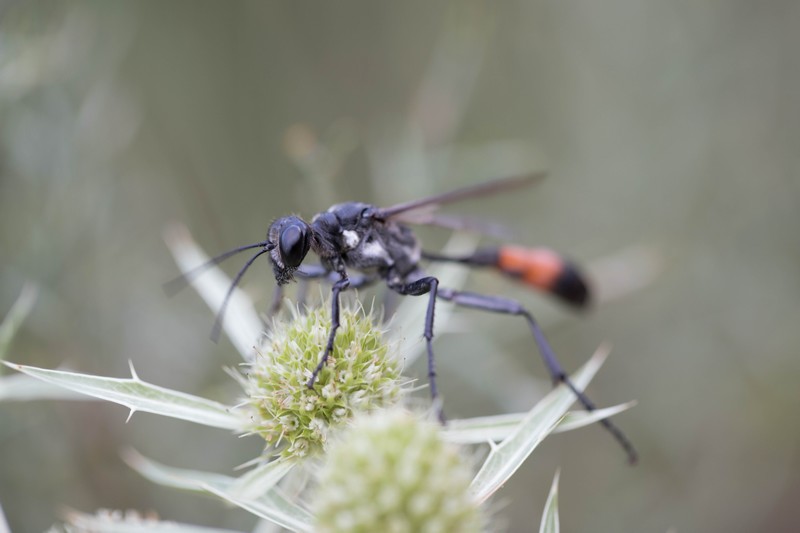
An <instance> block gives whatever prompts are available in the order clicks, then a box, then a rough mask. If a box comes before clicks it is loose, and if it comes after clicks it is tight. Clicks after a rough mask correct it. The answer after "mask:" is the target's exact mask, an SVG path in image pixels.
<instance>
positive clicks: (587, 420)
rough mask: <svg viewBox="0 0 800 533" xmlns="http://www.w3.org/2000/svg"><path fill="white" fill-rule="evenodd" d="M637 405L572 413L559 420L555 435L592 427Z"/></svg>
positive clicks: (632, 402)
mask: <svg viewBox="0 0 800 533" xmlns="http://www.w3.org/2000/svg"><path fill="white" fill-rule="evenodd" d="M635 405H636V401H635V400H633V401H630V402H625V403H621V404H618V405H612V406H611V407H604V408H603V409H595V410H594V411H570V412H568V413H567V414H565V415H564V417H563V418H562V419H561V420H559V422H558V425H557V426H556V427H555V428H554V429H553V433H564V432H565V431H572V430H573V429H579V428H582V427H586V426H591V425H592V424H595V423H597V422H599V421H601V420H603V419H605V418H611V417H612V416H614V415H618V414H620V413H622V412H624V411H627V410H628V409H630V408H631V407H633V406H635Z"/></svg>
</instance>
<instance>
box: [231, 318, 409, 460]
mask: <svg viewBox="0 0 800 533" xmlns="http://www.w3.org/2000/svg"><path fill="white" fill-rule="evenodd" d="M339 322H340V326H339V329H338V331H337V333H336V339H335V342H334V347H333V352H332V353H331V355H330V356H329V358H328V361H327V364H326V366H325V367H324V368H323V369H322V371H321V372H320V373H319V375H318V376H317V380H316V382H315V383H314V387H313V388H311V389H309V388H308V386H307V383H308V380H309V378H310V377H311V373H312V372H313V370H314V368H316V366H317V364H319V361H320V358H321V357H322V354H323V352H324V350H325V346H326V344H327V341H328V335H329V332H330V329H331V314H330V306H329V305H323V306H322V307H319V308H316V309H311V310H308V312H307V313H305V314H301V313H299V312H297V311H295V312H294V317H293V319H292V320H291V321H289V322H281V321H276V322H275V324H274V326H273V329H272V331H270V332H269V333H268V336H267V339H266V342H265V344H264V346H263V347H262V349H261V351H260V353H259V354H257V355H256V359H255V361H253V363H252V364H251V366H250V369H249V372H248V374H247V377H246V379H245V380H244V384H245V390H246V393H247V395H248V402H249V403H250V404H251V406H252V407H253V408H254V411H255V415H254V418H253V428H252V429H253V431H254V432H256V433H258V434H259V435H261V436H262V437H263V438H264V439H265V440H266V441H267V442H268V443H269V444H270V445H271V446H273V447H274V448H276V449H280V453H281V455H283V456H284V457H303V456H306V455H311V454H315V453H317V452H319V451H322V450H323V449H324V448H325V445H326V442H327V439H328V434H329V432H330V431H331V430H332V429H333V428H335V427H336V426H339V425H341V424H343V423H344V422H346V421H347V420H349V419H350V418H351V417H352V416H353V414H354V413H356V412H359V411H369V410H372V409H376V408H379V407H384V406H387V405H391V404H392V403H394V402H396V401H397V400H398V399H399V397H400V391H401V384H400V371H399V369H398V364H397V362H396V358H394V357H390V349H391V346H390V345H389V344H388V343H387V342H386V341H385V340H384V339H383V335H382V332H381V331H380V330H379V329H378V328H377V327H376V326H375V324H374V322H373V316H372V315H371V314H368V313H365V312H364V311H363V309H361V308H357V309H353V308H351V307H348V306H346V305H343V306H342V309H341V313H340V320H339Z"/></svg>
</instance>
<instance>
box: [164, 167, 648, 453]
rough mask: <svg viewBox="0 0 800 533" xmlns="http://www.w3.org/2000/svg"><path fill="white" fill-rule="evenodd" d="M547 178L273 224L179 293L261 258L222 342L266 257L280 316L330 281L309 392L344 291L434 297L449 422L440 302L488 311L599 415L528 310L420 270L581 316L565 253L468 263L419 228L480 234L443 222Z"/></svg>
mask: <svg viewBox="0 0 800 533" xmlns="http://www.w3.org/2000/svg"><path fill="white" fill-rule="evenodd" d="M543 176H544V174H543V173H533V174H526V175H520V176H512V177H507V178H503V179H496V180H493V181H489V182H485V183H481V184H478V185H473V186H468V187H464V188H460V189H456V190H454V191H450V192H446V193H443V194H437V195H434V196H429V197H426V198H422V199H418V200H412V201H409V202H405V203H400V204H396V205H394V206H391V207H377V206H374V205H371V204H367V203H362V202H345V203H340V204H336V205H333V206H331V207H330V208H328V210H327V211H324V212H322V213H318V214H317V215H315V216H314V217H313V218H312V219H311V221H310V222H307V221H305V220H303V219H302V218H300V217H299V216H294V215H292V216H286V217H281V218H278V219H276V220H275V221H274V222H272V224H271V225H270V227H269V230H268V231H267V238H266V239H265V240H263V241H260V242H257V243H253V244H248V245H245V246H240V247H238V248H234V249H233V250H229V251H227V252H225V253H223V254H220V255H218V256H216V257H214V258H212V259H210V260H209V261H208V262H207V263H205V264H203V265H201V266H200V267H198V268H197V269H195V270H194V271H192V272H189V273H188V274H187V275H185V276H182V277H181V278H178V279H177V280H174V281H175V282H178V283H177V284H179V285H180V284H185V283H186V281H188V279H189V278H191V277H193V276H195V275H198V274H200V273H201V272H202V271H203V270H205V269H206V268H209V267H211V266H213V265H216V264H218V263H220V262H222V261H223V260H225V259H227V258H229V257H231V256H233V255H236V254H238V253H241V252H244V251H246V250H254V249H258V251H257V252H256V253H255V254H254V255H253V256H252V257H250V259H248V260H247V262H246V263H245V265H244V266H243V267H242V268H241V269H240V270H239V272H238V273H237V275H236V276H235V277H234V279H233V282H232V283H231V286H230V289H229V290H228V292H227V294H226V296H225V299H224V301H223V303H222V306H221V308H220V311H219V313H218V314H217V317H216V320H215V323H214V327H213V329H212V339H214V340H216V339H217V338H218V336H219V333H220V330H221V325H222V320H223V316H224V312H225V308H226V306H227V303H228V301H229V299H230V297H231V295H232V294H233V291H234V289H235V288H236V286H237V285H238V284H239V281H240V280H241V279H242V276H243V275H244V273H245V272H246V271H247V269H248V268H249V267H250V266H251V265H252V264H253V262H254V261H255V260H256V259H258V258H259V257H260V256H262V255H265V254H266V255H267V257H268V258H269V261H270V264H271V265H272V271H273V274H274V276H275V281H276V282H277V289H276V293H275V298H274V299H273V307H275V304H276V302H280V300H281V299H282V294H283V292H282V291H283V287H284V286H285V285H286V284H288V283H289V282H292V281H294V280H295V279H296V278H301V279H324V280H329V281H330V282H331V306H332V308H331V317H332V323H331V329H330V332H329V334H328V339H327V344H326V346H325V350H324V352H323V353H322V356H321V357H320V361H319V364H318V365H317V367H316V368H315V369H314V371H313V372H312V374H311V377H310V379H309V380H308V384H307V385H308V387H309V388H313V386H314V383H315V381H316V379H317V375H318V374H319V372H320V371H321V370H322V369H323V367H324V366H325V363H326V361H327V360H328V357H329V356H330V354H331V351H332V350H333V345H334V339H335V338H336V332H337V330H338V328H339V307H340V301H339V297H340V294H341V293H342V292H343V291H347V290H351V289H355V288H359V287H365V286H368V285H371V284H374V283H377V282H383V283H384V284H385V285H386V286H387V287H388V288H389V289H390V290H392V291H394V292H396V293H398V294H401V295H407V296H425V295H427V297H428V305H427V310H426V313H425V324H424V333H423V336H424V338H425V343H426V350H427V359H428V369H427V370H428V379H429V384H430V393H431V398H432V400H433V402H434V405H437V406H439V407H437V411H438V413H439V417H440V420H441V421H442V422H444V416H443V414H442V410H441V406H440V404H439V402H438V397H439V393H438V389H437V385H436V366H435V361H434V352H433V337H434V315H435V308H436V302H437V300H444V301H448V302H452V303H454V304H456V305H459V306H463V307H468V308H472V309H477V310H480V311H486V312H490V313H500V314H505V315H512V316H517V317H520V318H522V319H523V320H524V321H525V322H526V323H527V325H528V327H529V329H530V332H531V334H532V336H533V339H534V341H535V343H536V345H537V347H538V351H539V353H540V355H541V357H542V359H543V361H544V364H545V366H546V367H547V370H548V372H549V374H550V376H551V378H552V380H553V383H554V385H555V384H559V383H563V384H564V385H566V386H567V387H568V388H569V389H571V390H572V392H573V393H574V394H575V396H576V398H577V400H578V401H579V402H580V403H581V404H582V405H583V407H584V408H585V409H587V410H589V411H592V410H594V409H595V408H596V407H595V404H594V403H593V402H592V401H591V400H590V399H589V398H588V396H587V395H586V394H584V393H583V392H582V391H580V390H578V389H577V388H576V387H575V385H574V384H573V383H572V382H571V380H570V378H569V376H568V375H567V373H566V372H565V371H564V368H563V367H562V366H561V364H560V363H559V361H558V359H557V358H556V355H555V353H554V351H553V349H552V348H551V347H550V344H549V342H548V341H547V339H546V337H545V335H544V333H543V332H542V330H541V328H540V327H539V324H538V323H537V322H536V320H535V319H534V317H533V315H532V314H531V313H530V312H529V311H528V310H527V309H526V308H525V307H524V306H523V305H522V304H521V303H519V302H518V301H516V300H513V299H510V298H505V297H501V296H494V295H486V294H479V293H476V292H470V291H462V290H455V289H451V288H448V287H442V286H440V285H439V280H438V279H437V278H436V277H434V276H430V275H427V274H426V273H425V271H424V270H423V268H422V267H421V265H420V263H421V261H423V260H427V261H443V262H455V263H461V264H464V265H467V266H472V267H483V268H492V269H495V270H496V271H498V272H500V273H502V274H504V275H507V276H510V277H512V278H514V279H515V280H517V281H519V282H520V283H523V284H525V285H528V286H530V287H533V288H535V289H538V290H540V291H543V292H545V293H547V294H549V295H552V296H554V297H556V298H558V299H559V300H561V301H562V302H565V303H567V304H569V305H571V306H574V307H578V308H581V307H586V306H587V305H588V304H589V301H590V299H591V298H590V290H589V286H588V284H587V282H586V278H585V276H584V275H583V274H582V273H581V271H580V269H579V268H578V267H577V266H576V265H575V264H573V263H572V262H570V261H568V260H567V259H565V258H564V257H563V256H562V255H560V254H559V253H556V252H554V251H552V250H550V249H546V248H525V247H520V246H512V245H500V246H490V247H483V248H479V249H477V250H475V251H474V252H473V253H470V254H468V255H462V256H446V255H442V254H439V253H435V252H429V251H425V250H423V248H422V245H421V243H420V241H419V239H418V238H417V237H416V235H415V234H414V232H413V230H412V229H411V227H410V225H412V224H430V225H438V226H444V227H448V228H451V229H469V227H470V226H471V224H470V221H469V219H466V218H461V219H459V218H455V217H446V216H444V215H442V214H440V213H438V211H437V210H438V208H439V207H441V206H443V205H447V204H452V203H455V202H458V201H462V200H466V199H470V198H482V197H485V196H489V195H494V194H498V193H501V192H508V191H512V190H515V189H520V188H523V187H526V186H529V185H531V184H532V183H535V182H537V181H539V180H540V179H541V178H542V177H543ZM311 251H313V252H314V254H315V255H316V256H317V257H318V258H319V264H317V265H303V261H304V260H305V259H306V257H307V256H308V253H309V252H311ZM600 423H601V424H602V425H603V427H604V428H605V429H607V430H608V431H609V432H610V433H611V435H612V436H613V437H614V438H615V439H616V440H617V442H619V444H620V445H621V446H622V448H623V449H624V450H625V452H626V453H627V455H628V459H629V461H630V462H631V463H633V462H635V461H636V459H637V453H636V451H635V449H634V447H633V445H632V443H631V442H630V440H629V439H628V438H627V437H626V436H625V434H624V433H623V432H622V431H621V430H620V429H619V428H618V427H617V426H616V425H615V424H614V423H612V422H611V421H609V420H608V419H604V420H601V421H600Z"/></svg>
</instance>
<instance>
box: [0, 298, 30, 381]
mask: <svg viewBox="0 0 800 533" xmlns="http://www.w3.org/2000/svg"><path fill="white" fill-rule="evenodd" d="M38 293H39V289H38V287H37V286H36V285H34V284H32V283H26V284H25V285H23V287H22V291H21V292H20V293H19V296H18V297H17V299H16V300H15V301H14V304H13V305H12V306H11V309H9V310H8V314H6V316H5V318H4V319H3V322H2V324H0V360H2V359H3V358H4V357H5V355H6V352H7V351H8V347H9V345H11V340H12V339H13V338H14V335H16V333H17V330H18V329H19V327H20V326H21V325H22V323H23V322H24V321H25V318H27V316H28V314H30V312H31V309H33V304H34V303H36V296H37V295H38ZM0 368H2V367H0Z"/></svg>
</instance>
